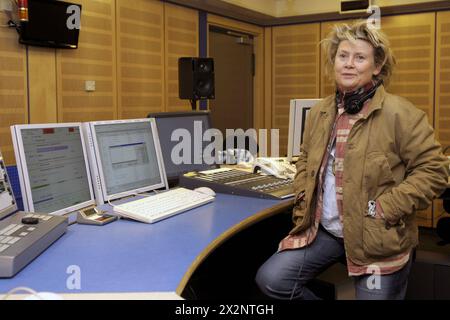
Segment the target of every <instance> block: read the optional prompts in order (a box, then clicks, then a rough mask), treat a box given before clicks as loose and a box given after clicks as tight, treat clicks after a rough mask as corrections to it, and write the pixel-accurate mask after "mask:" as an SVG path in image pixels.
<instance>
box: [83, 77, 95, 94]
mask: <svg viewBox="0 0 450 320" xmlns="http://www.w3.org/2000/svg"><path fill="white" fill-rule="evenodd" d="M84 89H85V90H86V91H87V92H92V91H95V80H86V81H85V83H84Z"/></svg>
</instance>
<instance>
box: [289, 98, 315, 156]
mask: <svg viewBox="0 0 450 320" xmlns="http://www.w3.org/2000/svg"><path fill="white" fill-rule="evenodd" d="M320 100H321V99H291V102H290V108H289V131H288V149H287V158H288V160H289V161H292V157H297V156H299V155H300V145H301V144H302V143H303V131H304V130H305V123H306V117H307V116H308V112H309V110H310V109H311V108H312V107H313V106H314V105H315V104H316V103H317V102H319V101H320Z"/></svg>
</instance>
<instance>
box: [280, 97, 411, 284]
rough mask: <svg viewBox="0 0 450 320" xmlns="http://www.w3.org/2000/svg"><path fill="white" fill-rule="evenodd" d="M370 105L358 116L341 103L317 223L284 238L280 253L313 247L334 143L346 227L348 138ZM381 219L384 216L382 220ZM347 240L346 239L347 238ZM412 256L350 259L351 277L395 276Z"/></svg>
mask: <svg viewBox="0 0 450 320" xmlns="http://www.w3.org/2000/svg"><path fill="white" fill-rule="evenodd" d="M369 104H370V99H368V100H367V101H366V102H365V103H364V106H363V108H362V109H361V111H360V112H359V113H357V114H348V113H346V112H344V108H343V107H344V106H343V102H341V103H339V104H338V114H337V116H336V119H335V122H334V125H333V130H332V132H331V137H330V139H329V142H328V147H327V150H328V152H325V154H324V156H323V159H322V164H321V167H320V172H319V181H318V185H317V191H318V192H317V194H318V197H317V205H316V211H315V215H314V223H313V224H312V225H311V227H309V228H308V229H306V230H305V231H303V232H301V233H300V234H298V235H288V236H287V237H286V238H284V239H283V240H282V241H281V242H280V245H279V248H278V250H279V251H282V250H288V249H298V248H302V247H305V246H307V245H309V244H311V243H312V242H313V241H314V239H315V238H316V236H317V232H318V229H319V223H320V218H321V215H322V209H323V189H322V187H323V183H324V178H325V175H324V172H325V170H326V167H327V162H328V156H329V151H330V150H331V148H332V146H333V144H334V141H336V154H335V164H334V165H335V179H336V182H335V186H336V201H337V207H338V211H339V220H340V222H341V224H342V225H343V185H344V180H343V175H344V155H345V146H346V143H347V138H348V136H349V134H350V131H351V129H352V127H353V125H354V124H355V123H356V122H357V121H358V120H359V119H360V118H362V117H364V115H366V114H367V110H368V106H369ZM377 209H379V210H381V211H380V212H378V214H377V216H378V217H376V219H381V218H382V217H383V213H382V209H381V208H380V207H379V206H377ZM380 216H381V217H380ZM344 241H345V239H344ZM409 257H410V252H409V251H408V252H405V253H401V254H399V255H395V256H392V257H389V258H386V259H383V260H380V261H377V262H374V263H371V264H369V265H357V264H355V263H354V262H353V261H351V260H350V258H349V257H348V256H347V270H348V274H349V275H350V276H359V275H364V274H374V273H375V274H380V275H384V274H391V273H394V272H396V271H398V270H400V269H402V268H403V267H404V266H405V265H406V263H407V262H408V260H409Z"/></svg>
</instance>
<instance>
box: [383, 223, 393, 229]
mask: <svg viewBox="0 0 450 320" xmlns="http://www.w3.org/2000/svg"><path fill="white" fill-rule="evenodd" d="M384 227H385V228H386V230H389V229H390V228H391V226H390V225H389V223H387V222H386V224H385V225H384Z"/></svg>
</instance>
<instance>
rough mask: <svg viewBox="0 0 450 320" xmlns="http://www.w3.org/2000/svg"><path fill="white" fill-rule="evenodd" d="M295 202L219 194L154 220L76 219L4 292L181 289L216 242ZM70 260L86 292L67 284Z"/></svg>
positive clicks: (1, 285) (5, 283) (4, 282)
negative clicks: (95, 222)
mask: <svg viewBox="0 0 450 320" xmlns="http://www.w3.org/2000/svg"><path fill="white" fill-rule="evenodd" d="M291 203H292V200H288V201H277V200H264V199H256V198H249V197H240V196H231V195H225V194H218V195H217V197H216V200H215V201H214V202H212V203H210V204H207V205H204V206H202V207H199V208H196V209H193V210H190V211H187V212H185V213H182V214H179V215H176V216H174V217H171V218H168V219H166V220H162V221H159V222H157V223H155V224H144V223H140V222H135V221H132V220H119V221H116V222H113V223H110V224H108V225H105V226H90V225H79V224H74V225H72V226H69V228H68V230H67V232H66V234H65V235H63V236H62V237H61V238H60V239H59V240H58V241H56V242H55V243H54V244H53V245H52V246H50V247H49V248H48V249H47V250H46V251H44V252H43V253H42V254H41V255H40V256H39V257H37V258H36V259H35V260H34V261H33V262H32V263H30V264H29V265H28V266H27V267H25V269H23V270H22V271H21V272H19V273H18V274H17V275H16V276H15V277H14V278H12V279H0V292H1V293H6V292H8V291H9V290H11V289H13V288H16V287H22V286H25V287H29V288H32V289H34V290H36V291H50V292H57V293H111V292H115V293H122V292H177V293H178V294H181V292H182V290H183V288H184V286H185V284H186V282H187V280H188V279H189V276H190V275H191V274H192V273H193V271H194V270H195V268H196V266H198V265H199V264H200V263H201V261H202V260H203V259H204V258H206V256H207V255H208V254H209V253H210V252H212V251H213V250H214V248H215V247H217V246H218V245H220V243H222V242H223V241H225V240H226V239H227V238H228V237H230V236H232V235H233V234H234V233H235V232H238V231H239V230H241V229H244V228H246V227H247V226H249V225H251V224H253V223H255V222H257V221H259V220H262V219H264V218H266V217H269V216H271V215H273V214H276V213H278V212H281V211H282V210H285V209H287V208H289V206H290V205H291ZM70 266H78V267H79V268H80V274H81V277H80V284H81V289H79V290H73V289H68V287H67V284H66V282H67V281H68V279H69V281H70V277H71V275H72V274H70V273H68V271H67V270H68V268H69V267H70Z"/></svg>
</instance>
